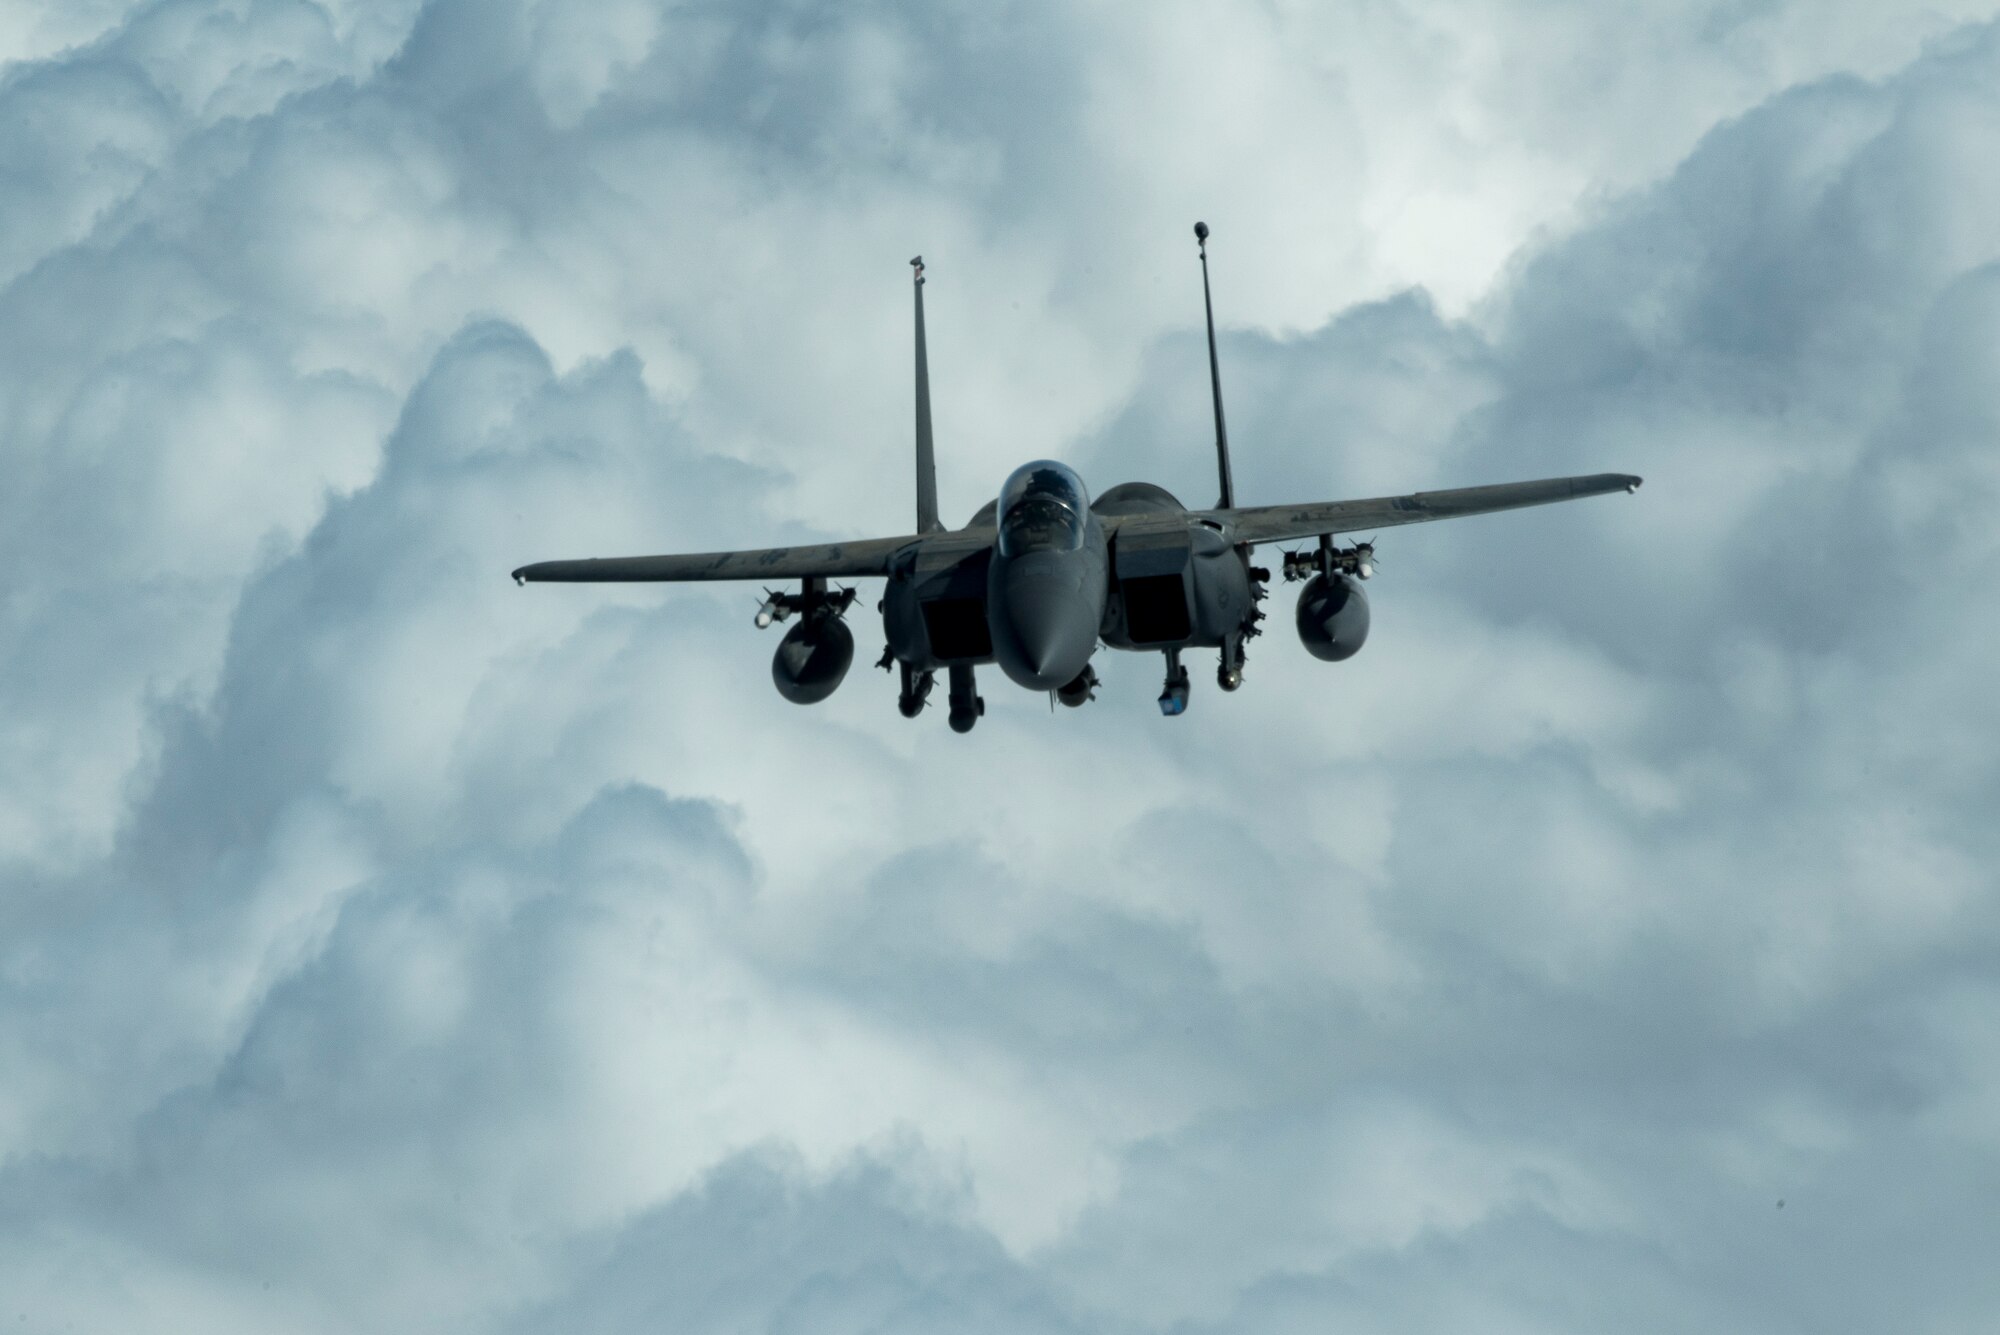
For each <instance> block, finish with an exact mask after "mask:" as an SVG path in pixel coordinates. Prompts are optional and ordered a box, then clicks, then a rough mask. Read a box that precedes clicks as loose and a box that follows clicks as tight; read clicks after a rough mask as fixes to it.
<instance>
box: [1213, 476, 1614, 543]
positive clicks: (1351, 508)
mask: <svg viewBox="0 0 2000 1335" xmlns="http://www.w3.org/2000/svg"><path fill="white" fill-rule="evenodd" d="M1640 481H1641V479H1639V478H1636V477H1633V476H1632V475H1631V474H1629V473H1592V474H1590V475H1589V476H1587V477H1551V478H1544V479H1542V480H1541V481H1538V482H1503V483H1501V484H1500V485H1499V486H1494V487H1457V488H1454V489H1453V490H1450V491H1419V492H1415V493H1413V494H1411V495H1408V496H1380V497H1376V498H1375V499H1373V500H1366V501H1323V502H1320V503H1318V504H1312V505H1257V506H1249V507H1242V506H1239V507H1237V508H1235V509H1232V510H1203V511H1199V512H1197V513H1196V516H1195V517H1196V518H1198V519H1208V520H1213V521H1215V522H1216V523H1218V524H1221V525H1222V526H1224V527H1225V528H1227V529H1229V530H1230V532H1232V533H1233V534H1234V535H1235V538H1236V541H1237V542H1239V543H1246V544H1255V543H1260V542H1289V541H1295V540H1297V539H1300V538H1317V537H1319V536H1320V535H1321V534H1333V533H1360V532H1364V531H1373V530H1375V529H1378V528H1394V527H1395V526H1396V525H1398V524H1420V523H1423V522H1424V521H1426V520H1430V519H1455V518H1457V517H1458V516H1460V515H1483V514H1488V513H1491V512H1492V511H1495V510H1516V509H1519V508H1520V507H1522V506H1524V505H1547V504H1549V503H1550V502H1552V501H1573V500H1576V499H1577V498H1579V497H1582V496H1602V495H1604V494H1605V493H1606V492H1612V491H1637V490H1638V489H1639V483H1640Z"/></svg>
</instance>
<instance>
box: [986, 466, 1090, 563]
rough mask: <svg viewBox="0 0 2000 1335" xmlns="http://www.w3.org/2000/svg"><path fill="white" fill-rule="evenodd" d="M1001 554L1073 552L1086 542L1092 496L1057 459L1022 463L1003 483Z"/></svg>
mask: <svg viewBox="0 0 2000 1335" xmlns="http://www.w3.org/2000/svg"><path fill="white" fill-rule="evenodd" d="M999 511H1000V554H1001V555H1002V556H1018V555H1020V554H1021V553H1023V552H1073V551H1076V550H1077V549H1078V548H1080V547H1082V546H1083V536H1084V526H1085V524H1086V523H1087V522H1088V519H1089V515H1090V495H1089V493H1087V492H1085V491H1084V489H1083V479H1082V478H1080V477H1078V476H1077V475H1076V474H1075V472H1073V471H1072V470H1071V469H1069V468H1068V467H1066V466H1065V465H1063V464H1059V463H1057V462H1055V461H1054V460H1053V459H1037V460H1036V461H1035V462H1033V463H1031V464H1022V465H1021V466H1020V467H1019V468H1017V469H1015V470H1014V472H1013V475H1012V476H1010V477H1009V478H1008V479H1007V485H1006V486H1004V487H1002V488H1000V504H999Z"/></svg>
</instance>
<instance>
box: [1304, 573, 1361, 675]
mask: <svg viewBox="0 0 2000 1335" xmlns="http://www.w3.org/2000/svg"><path fill="white" fill-rule="evenodd" d="M1299 640H1300V642H1301V643H1303V644H1304V645H1305V647H1306V652H1307V653H1309V654H1311V655H1312V656H1313V657H1314V658H1317V659H1319V660H1320V661H1321V662H1323V663H1338V662H1340V661H1341V660H1342V659H1344V658H1352V657H1354V655H1355V654H1357V653H1359V652H1360V651H1361V646H1362V645H1363V644H1365V643H1366V642H1367V640H1368V595H1367V594H1365V593H1363V592H1362V591H1361V585H1360V583H1359V581H1357V580H1355V579H1353V578H1351V577H1349V576H1347V575H1339V574H1335V575H1315V576H1313V578H1312V582H1311V583H1309V584H1307V585H1306V587H1305V592H1303V593H1301V594H1300V595H1299Z"/></svg>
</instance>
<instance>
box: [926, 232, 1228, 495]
mask: <svg viewBox="0 0 2000 1335" xmlns="http://www.w3.org/2000/svg"><path fill="white" fill-rule="evenodd" d="M1194 241H1195V245H1196V247H1197V248H1199V250H1200V251H1201V308H1202V311H1203V313H1204V314H1205V315H1207V317H1208V386H1209V392H1210V394H1211V395H1213V397H1214V399H1215V459H1216V466H1217V468H1218V469H1219V470H1220V471H1221V474H1222V499H1220V500H1218V501H1217V502H1216V503H1215V505H1216V508H1217V509H1220V510H1227V509H1230V508H1231V507H1233V506H1234V505H1235V504H1236V480H1235V479H1234V478H1233V477H1231V476H1230V473H1229V428H1228V426H1227V425H1225V424H1224V422H1223V420H1222V368H1221V367H1220V366H1219V365H1217V363H1216V360H1215V303H1214V302H1212V301H1211V300H1209V296H1208V224H1207V223H1204V222H1198V223H1196V224H1195V225H1194ZM918 318H919V321H921V319H922V317H921V316H919V317H918ZM919 327H920V328H921V323H920V324H919ZM918 356H919V358H920V359H921V357H922V354H921V353H919V354H918Z"/></svg>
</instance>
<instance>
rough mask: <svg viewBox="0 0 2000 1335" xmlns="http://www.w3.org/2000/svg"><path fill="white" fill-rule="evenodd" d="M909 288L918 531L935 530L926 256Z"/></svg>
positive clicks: (916, 263) (915, 264) (914, 265)
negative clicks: (912, 298)
mask: <svg viewBox="0 0 2000 1335" xmlns="http://www.w3.org/2000/svg"><path fill="white" fill-rule="evenodd" d="M910 270H911V274H910V279H911V283H910V287H911V290H912V291H913V292H915V293H916V302H917V532H919V533H936V532H939V531H940V530H942V529H943V528H944V525H943V524H941V523H939V522H938V499H937V454H936V450H935V448H934V446H933V444H932V441H931V364H930V357H929V355H928V354H927V353H926V351H925V349H924V257H923V256H921V255H919V256H917V257H916V258H915V259H913V260H911V261H910Z"/></svg>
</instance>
